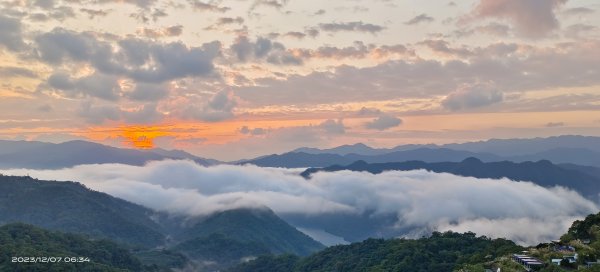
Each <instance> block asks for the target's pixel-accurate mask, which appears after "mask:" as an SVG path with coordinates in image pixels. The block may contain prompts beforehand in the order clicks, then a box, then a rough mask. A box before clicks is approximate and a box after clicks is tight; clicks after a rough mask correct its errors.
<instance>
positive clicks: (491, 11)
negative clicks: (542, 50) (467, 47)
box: [473, 0, 567, 38]
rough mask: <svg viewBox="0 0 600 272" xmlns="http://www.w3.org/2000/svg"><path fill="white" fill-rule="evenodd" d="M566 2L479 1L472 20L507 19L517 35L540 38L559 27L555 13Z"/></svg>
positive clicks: (531, 0)
mask: <svg viewBox="0 0 600 272" xmlns="http://www.w3.org/2000/svg"><path fill="white" fill-rule="evenodd" d="M566 2H567V0H528V1H522V0H480V2H479V4H478V5H477V7H476V8H475V10H474V11H473V16H474V18H477V19H485V18H500V19H508V20H509V21H511V22H512V24H513V25H514V26H515V28H516V30H517V31H518V33H519V34H520V35H521V36H523V37H527V38H541V37H544V36H546V35H548V34H549V33H550V32H551V31H553V30H555V29H557V28H558V27H559V22H558V19H557V18H556V14H555V11H556V10H557V9H558V8H559V7H561V6H563V5H564V4H565V3H566Z"/></svg>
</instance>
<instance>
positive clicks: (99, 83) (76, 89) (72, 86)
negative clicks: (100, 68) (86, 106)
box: [48, 73, 121, 101]
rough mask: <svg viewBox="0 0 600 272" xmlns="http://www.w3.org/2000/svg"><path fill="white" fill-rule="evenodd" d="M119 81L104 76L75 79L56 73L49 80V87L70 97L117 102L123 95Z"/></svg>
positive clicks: (115, 78) (97, 75)
mask: <svg viewBox="0 0 600 272" xmlns="http://www.w3.org/2000/svg"><path fill="white" fill-rule="evenodd" d="M117 80H118V78H117V77H114V76H107V75H103V74H92V75H89V76H84V77H81V78H75V79H73V78H71V77H70V76H68V75H67V74H64V73H55V74H52V75H51V76H50V77H49V78H48V85H49V87H51V88H52V89H54V90H55V91H58V92H61V93H64V94H66V95H67V96H69V97H87V96H89V97H96V98H101V99H104V100H110V101H115V100H117V99H118V98H119V96H120V93H121V87H120V85H119V83H118V82H117Z"/></svg>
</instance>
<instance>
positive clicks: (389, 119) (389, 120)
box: [365, 113, 402, 130]
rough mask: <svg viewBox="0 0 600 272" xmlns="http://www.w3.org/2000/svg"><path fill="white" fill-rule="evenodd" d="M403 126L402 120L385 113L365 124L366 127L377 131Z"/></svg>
mask: <svg viewBox="0 0 600 272" xmlns="http://www.w3.org/2000/svg"><path fill="white" fill-rule="evenodd" d="M401 124H402V119H400V118H398V117H396V116H393V115H391V114H386V113H383V114H381V115H380V116H379V117H377V118H375V119H373V120H372V121H369V122H367V123H365V127H366V128H368V129H375V130H387V129H390V128H393V127H397V126H399V125H401Z"/></svg>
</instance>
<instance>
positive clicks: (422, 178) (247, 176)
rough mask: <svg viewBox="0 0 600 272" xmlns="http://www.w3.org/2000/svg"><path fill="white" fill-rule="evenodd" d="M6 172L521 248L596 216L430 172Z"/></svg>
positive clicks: (139, 196) (140, 195) (194, 203)
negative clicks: (349, 218) (469, 236)
mask: <svg viewBox="0 0 600 272" xmlns="http://www.w3.org/2000/svg"><path fill="white" fill-rule="evenodd" d="M3 174H14V175H25V174H29V175H31V176H33V177H36V178H40V179H50V180H75V181H79V182H81V183H83V184H85V185H86V186H88V187H89V188H92V189H94V190H99V191H102V192H106V193H109V194H111V195H114V196H117V197H120V198H124V199H127V200H129V201H132V202H135V203H138V204H141V205H144V206H148V207H150V208H153V209H157V210H165V211H169V212H175V213H182V214H188V215H193V216H198V215H206V214H210V213H212V212H215V211H220V210H227V209H233V208H239V207H260V206H268V207H270V208H271V209H273V210H274V211H275V212H276V213H278V214H280V215H285V214H304V215H327V214H332V213H344V214H356V215H361V214H363V213H366V212H369V213H371V212H372V213H374V214H376V215H393V216H395V217H396V220H395V221H396V222H395V226H393V227H395V228H398V229H411V230H416V232H418V231H419V230H420V231H430V230H436V229H437V230H456V231H469V230H470V231H475V232H477V233H478V234H482V235H488V236H491V237H507V238H510V239H515V240H516V241H518V242H521V243H525V244H535V243H538V242H542V241H545V240H548V239H553V238H558V236H560V234H561V233H563V232H564V231H566V229H567V228H568V225H569V224H570V222H572V221H573V220H574V219H576V218H581V217H583V216H585V215H587V214H590V213H595V212H597V211H598V207H597V206H596V204H594V203H592V202H590V201H588V200H586V199H584V198H583V197H581V196H580V195H578V194H577V193H575V192H572V191H569V190H566V189H564V188H551V189H546V188H542V187H539V186H537V185H534V184H532V183H528V182H515V181H510V180H506V179H505V180H489V179H475V178H467V177H458V176H453V175H450V174H437V173H430V172H426V171H407V172H399V171H393V172H385V173H382V174H378V175H373V174H369V173H357V172H348V171H344V172H335V173H318V174H316V175H315V176H313V177H312V179H311V180H308V181H307V180H304V179H303V178H301V177H299V176H298V173H297V171H296V170H293V169H271V168H260V167H255V166H231V165H220V166H214V167H203V166H199V165H197V164H194V163H193V162H188V161H162V162H153V163H150V164H148V165H146V166H143V167H138V166H128V165H120V164H105V165H81V166H76V167H74V168H71V169H62V170H30V169H20V170H7V171H4V173H3ZM523 226H527V227H526V228H524V227H523Z"/></svg>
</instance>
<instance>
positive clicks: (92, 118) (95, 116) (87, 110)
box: [77, 101, 121, 125]
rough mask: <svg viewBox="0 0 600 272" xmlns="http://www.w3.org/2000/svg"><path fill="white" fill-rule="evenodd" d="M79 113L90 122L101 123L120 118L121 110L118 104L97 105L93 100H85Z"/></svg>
mask: <svg viewBox="0 0 600 272" xmlns="http://www.w3.org/2000/svg"><path fill="white" fill-rule="evenodd" d="M77 115H78V116H80V117H83V118H84V119H85V120H86V121H87V122H88V123H91V124H96V125H99V124H102V123H104V122H105V121H107V120H112V121H117V120H119V119H120V117H121V111H120V109H119V108H118V107H116V106H95V105H93V103H92V102H91V101H85V102H83V103H82V104H81V107H80V108H79V110H78V111H77Z"/></svg>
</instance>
